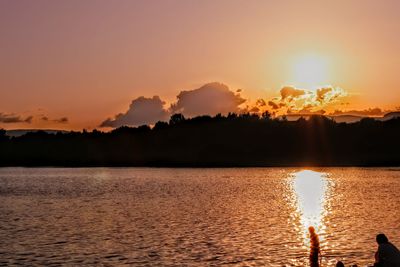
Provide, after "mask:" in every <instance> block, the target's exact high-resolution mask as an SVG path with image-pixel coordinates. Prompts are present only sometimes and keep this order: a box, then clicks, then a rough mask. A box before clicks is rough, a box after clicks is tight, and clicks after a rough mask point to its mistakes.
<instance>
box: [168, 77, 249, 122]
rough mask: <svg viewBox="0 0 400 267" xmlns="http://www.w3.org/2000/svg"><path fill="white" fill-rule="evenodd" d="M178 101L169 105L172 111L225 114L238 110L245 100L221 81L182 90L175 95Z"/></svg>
mask: <svg viewBox="0 0 400 267" xmlns="http://www.w3.org/2000/svg"><path fill="white" fill-rule="evenodd" d="M177 98H178V101H177V102H176V103H175V104H172V105H171V112H172V113H182V114H184V115H185V116H188V117H192V116H199V115H216V114H218V113H221V114H227V113H229V112H240V107H239V106H240V105H241V104H243V103H244V102H245V101H246V100H245V99H244V98H242V97H241V96H240V94H239V93H237V94H235V93H234V92H232V91H230V90H229V88H228V86H226V85H224V84H222V83H217V82H213V83H208V84H205V85H203V86H202V87H200V88H198V89H194V90H189V91H182V92H180V93H179V94H178V96H177Z"/></svg>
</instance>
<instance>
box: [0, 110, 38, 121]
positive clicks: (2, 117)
mask: <svg viewBox="0 0 400 267" xmlns="http://www.w3.org/2000/svg"><path fill="white" fill-rule="evenodd" d="M32 119H33V116H29V117H26V118H25V119H23V118H22V117H21V116H20V115H17V114H14V113H9V114H7V113H1V112H0V123H21V122H22V123H31V122H32Z"/></svg>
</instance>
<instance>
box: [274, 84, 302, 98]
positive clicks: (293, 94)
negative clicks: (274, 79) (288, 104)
mask: <svg viewBox="0 0 400 267" xmlns="http://www.w3.org/2000/svg"><path fill="white" fill-rule="evenodd" d="M280 93H281V98H282V100H285V99H288V101H291V100H292V99H294V98H297V97H299V96H302V95H304V94H305V93H306V91H305V90H302V89H296V88H294V87H292V86H285V87H283V88H282V89H281V91H280Z"/></svg>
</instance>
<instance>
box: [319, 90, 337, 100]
mask: <svg viewBox="0 0 400 267" xmlns="http://www.w3.org/2000/svg"><path fill="white" fill-rule="evenodd" d="M332 90H333V88H332V87H325V88H320V89H317V101H319V102H322V101H324V99H325V95H326V94H327V93H329V92H331V91H332Z"/></svg>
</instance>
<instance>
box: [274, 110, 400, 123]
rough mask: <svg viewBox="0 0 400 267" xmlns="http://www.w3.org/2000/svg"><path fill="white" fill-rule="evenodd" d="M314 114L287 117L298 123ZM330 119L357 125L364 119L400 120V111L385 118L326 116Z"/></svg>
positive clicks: (387, 114) (390, 113)
mask: <svg viewBox="0 0 400 267" xmlns="http://www.w3.org/2000/svg"><path fill="white" fill-rule="evenodd" d="M312 115H313V114H307V113H304V114H301V113H300V114H288V115H285V116H286V118H287V120H288V121H297V120H298V119H300V118H304V119H306V120H308V119H309V118H310V116H312ZM324 116H326V117H328V118H331V119H333V120H334V121H335V122H337V123H341V122H345V123H355V122H358V121H360V120H362V119H363V118H372V119H375V120H378V121H388V120H391V119H395V118H400V111H396V112H389V113H386V114H385V115H384V116H383V117H372V116H361V115H354V114H341V115H324ZM279 118H280V119H282V118H283V116H279Z"/></svg>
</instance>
